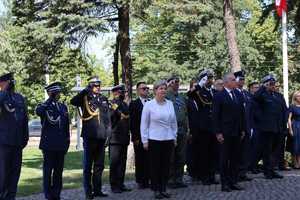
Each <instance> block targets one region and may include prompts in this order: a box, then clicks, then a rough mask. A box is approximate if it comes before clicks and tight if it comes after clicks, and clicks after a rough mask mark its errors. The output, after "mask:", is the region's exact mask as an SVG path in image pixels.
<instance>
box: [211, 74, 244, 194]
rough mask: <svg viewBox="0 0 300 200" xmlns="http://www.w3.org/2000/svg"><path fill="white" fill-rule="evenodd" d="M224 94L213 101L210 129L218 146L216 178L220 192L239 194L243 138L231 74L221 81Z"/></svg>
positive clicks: (240, 105) (240, 103)
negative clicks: (237, 192) (212, 128)
mask: <svg viewBox="0 0 300 200" xmlns="http://www.w3.org/2000/svg"><path fill="white" fill-rule="evenodd" d="M223 81H224V90H223V91H221V92H219V93H217V94H216V95H215V96H214V98H213V112H212V115H213V127H214V133H215V134H216V137H217V140H218V142H219V144H220V175H221V183H222V191H225V192H230V191H231V190H242V189H243V188H242V187H240V186H239V185H238V184H237V179H238V156H239V153H238V152H239V150H240V140H241V138H242V137H244V135H245V119H244V118H245V116H244V112H245V111H244V105H243V98H242V96H241V95H240V94H239V93H238V92H237V91H236V90H235V88H236V81H235V76H234V75H233V74H232V73H228V74H226V75H225V76H224V78H223Z"/></svg>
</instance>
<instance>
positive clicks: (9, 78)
mask: <svg viewBox="0 0 300 200" xmlns="http://www.w3.org/2000/svg"><path fill="white" fill-rule="evenodd" d="M14 87H15V80H14V77H13V74H12V73H8V74H4V75H2V76H0V199H1V200H14V199H15V197H16V192H17V185H18V181H19V177H20V172H21V165H22V150H23V148H24V147H25V146H26V145H27V142H28V115H27V106H26V104H25V99H24V97H23V96H22V95H21V94H19V93H16V92H15V91H14Z"/></svg>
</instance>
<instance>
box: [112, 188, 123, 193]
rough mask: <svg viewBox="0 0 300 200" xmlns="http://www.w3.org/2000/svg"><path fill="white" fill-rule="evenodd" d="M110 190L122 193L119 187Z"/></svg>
mask: <svg viewBox="0 0 300 200" xmlns="http://www.w3.org/2000/svg"><path fill="white" fill-rule="evenodd" d="M111 192H112V193H117V194H118V193H122V192H123V191H122V190H121V189H119V188H114V189H111Z"/></svg>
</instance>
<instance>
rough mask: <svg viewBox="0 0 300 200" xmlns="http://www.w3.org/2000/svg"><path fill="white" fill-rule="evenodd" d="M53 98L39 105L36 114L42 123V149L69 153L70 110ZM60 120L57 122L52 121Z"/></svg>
mask: <svg viewBox="0 0 300 200" xmlns="http://www.w3.org/2000/svg"><path fill="white" fill-rule="evenodd" d="M54 102H55V101H53V100H52V99H51V98H49V99H48V100H47V101H46V102H45V103H43V104H39V105H38V106H37V108H36V114H37V115H38V116H40V118H41V123H42V135H41V141H40V146H39V147H40V149H42V150H51V151H65V152H67V150H68V148H69V145H70V123H69V113H68V108H67V106H66V105H65V104H62V103H59V102H56V103H57V105H55V104H54ZM56 119H59V120H58V121H57V122H53V121H52V120H54V121H55V120H56Z"/></svg>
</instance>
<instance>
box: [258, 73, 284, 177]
mask: <svg viewBox="0 0 300 200" xmlns="http://www.w3.org/2000/svg"><path fill="white" fill-rule="evenodd" d="M275 83H276V78H275V77H274V76H273V75H267V76H265V77H264V78H263V79H262V84H263V85H262V86H261V87H260V89H259V90H258V91H257V92H256V93H255V94H254V100H255V102H256V103H257V105H258V106H257V109H258V111H259V113H260V115H259V116H257V118H256V119H255V123H256V126H257V129H258V131H259V137H260V139H259V141H260V149H262V151H263V164H264V175H265V177H266V178H267V179H273V178H283V176H282V175H280V174H278V173H277V172H275V171H274V168H273V167H274V166H273V163H272V152H274V149H277V146H278V144H279V142H280V138H281V133H283V132H285V131H286V129H287V117H286V115H287V114H286V104H285V101H284V99H282V98H281V97H280V96H279V95H278V94H277V93H276V88H275Z"/></svg>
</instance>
